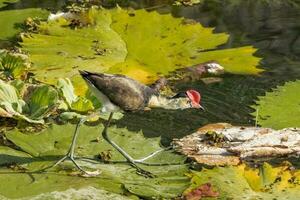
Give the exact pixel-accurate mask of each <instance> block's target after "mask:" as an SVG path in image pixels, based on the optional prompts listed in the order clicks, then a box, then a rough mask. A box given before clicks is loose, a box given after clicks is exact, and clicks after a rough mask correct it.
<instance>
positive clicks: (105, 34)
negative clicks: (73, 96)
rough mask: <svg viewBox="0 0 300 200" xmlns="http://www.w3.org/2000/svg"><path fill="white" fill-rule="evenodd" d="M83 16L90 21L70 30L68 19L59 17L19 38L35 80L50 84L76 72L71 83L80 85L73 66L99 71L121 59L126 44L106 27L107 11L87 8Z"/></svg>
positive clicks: (69, 76)
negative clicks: (35, 31)
mask: <svg viewBox="0 0 300 200" xmlns="http://www.w3.org/2000/svg"><path fill="white" fill-rule="evenodd" d="M90 15H91V16H93V18H91V17H90ZM83 18H85V19H87V21H88V22H89V23H92V24H90V26H88V27H84V28H76V29H72V28H71V27H70V26H69V25H70V24H71V22H70V21H67V20H65V19H63V18H60V19H58V20H56V21H50V22H48V23H47V22H45V23H42V24H41V25H40V32H39V33H38V34H31V36H30V37H23V38H22V40H23V42H22V43H21V45H22V46H23V49H24V50H26V51H28V52H29V53H30V55H31V60H32V61H33V63H34V65H33V69H34V70H35V73H36V78H37V79H39V80H41V81H44V82H47V83H52V84H53V83H55V82H56V81H57V80H58V78H60V77H66V78H67V77H68V78H71V77H73V76H74V75H77V79H76V77H75V78H74V77H73V80H75V81H74V82H75V83H76V85H75V86H78V88H82V87H85V83H84V82H83V80H82V79H81V77H79V75H78V72H77V70H75V69H76V68H78V67H79V68H80V69H85V70H90V71H98V72H103V71H106V70H107V69H109V67H111V66H113V65H114V64H116V63H119V62H122V61H123V60H124V59H125V57H126V54H127V50H126V45H125V43H124V42H123V40H122V39H121V38H120V36H119V35H118V34H117V33H116V32H115V31H114V30H112V29H111V28H110V24H111V18H110V14H109V12H108V11H105V10H103V12H95V11H94V10H91V11H90V12H89V13H88V14H87V15H85V16H84V17H83ZM75 41H76V42H75ZM74 45H75V47H74ZM79 91H80V90H79Z"/></svg>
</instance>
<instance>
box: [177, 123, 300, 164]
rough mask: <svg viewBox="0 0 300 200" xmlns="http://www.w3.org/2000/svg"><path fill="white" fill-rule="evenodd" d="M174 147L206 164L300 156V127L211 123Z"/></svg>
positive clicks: (178, 140) (236, 162)
mask: <svg viewBox="0 0 300 200" xmlns="http://www.w3.org/2000/svg"><path fill="white" fill-rule="evenodd" d="M172 144H173V147H174V149H175V150H176V151H177V152H179V153H182V154H184V155H186V156H188V157H189V158H192V159H194V160H195V161H196V162H198V163H201V164H206V165H219V166H223V165H237V164H239V163H240V162H241V161H251V160H256V159H257V160H260V159H274V158H279V157H283V156H297V157H298V156H300V128H286V129H282V130H274V129H271V128H260V127H242V126H232V125H230V124H227V123H217V124H209V125H206V126H204V127H202V128H200V129H199V130H198V131H197V132H195V133H193V134H191V135H188V136H186V137H184V138H182V139H174V141H173V143H172Z"/></svg>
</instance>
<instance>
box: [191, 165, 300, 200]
mask: <svg viewBox="0 0 300 200" xmlns="http://www.w3.org/2000/svg"><path fill="white" fill-rule="evenodd" d="M190 175H191V177H192V185H191V187H190V188H189V189H187V190H186V191H185V194H187V193H188V192H189V191H191V190H192V189H194V188H197V187H198V186H200V185H202V184H205V183H211V184H212V186H213V188H214V189H215V190H217V191H218V192H219V193H220V196H219V197H218V199H233V200H242V199H267V200H272V199H295V200H296V199H297V197H298V196H299V195H300V190H299V189H300V184H299V180H300V173H299V170H297V171H294V172H292V171H291V170H288V166H280V167H272V166H271V165H269V164H267V163H265V164H263V166H262V167H261V168H260V169H251V168H247V167H246V166H245V165H240V166H238V167H216V168H213V169H205V168H203V170H201V171H200V172H196V171H194V172H193V173H192V174H190ZM233 186H234V187H233Z"/></svg>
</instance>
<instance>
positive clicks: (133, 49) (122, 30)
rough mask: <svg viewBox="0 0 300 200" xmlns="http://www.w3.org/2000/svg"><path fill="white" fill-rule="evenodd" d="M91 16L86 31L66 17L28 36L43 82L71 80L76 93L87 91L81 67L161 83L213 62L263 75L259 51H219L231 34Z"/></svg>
mask: <svg viewBox="0 0 300 200" xmlns="http://www.w3.org/2000/svg"><path fill="white" fill-rule="evenodd" d="M87 16H88V19H89V21H90V25H89V26H86V27H81V28H75V29H72V28H71V27H70V24H71V22H70V19H69V21H68V19H65V18H63V17H62V18H59V19H57V20H54V21H49V22H45V23H42V25H41V26H40V27H39V33H38V34H31V36H30V37H23V42H21V45H22V47H23V50H26V51H28V52H29V53H30V55H31V59H32V61H33V63H34V66H33V71H34V72H35V73H36V77H37V78H38V79H39V80H41V81H44V82H48V83H53V82H56V80H57V79H58V78H59V77H69V78H72V81H73V83H74V84H75V85H74V87H75V90H76V92H81V91H82V90H84V91H85V89H84V88H86V86H85V84H83V81H82V80H81V78H80V77H79V76H78V72H77V70H75V69H77V68H79V69H86V70H91V71H98V72H110V73H122V74H125V75H128V76H130V77H133V78H136V79H138V80H140V81H142V82H144V83H148V82H150V81H153V80H154V79H156V78H157V74H158V73H161V74H165V75H166V74H168V73H169V72H170V71H174V70H175V69H177V68H183V67H187V66H191V65H194V64H199V63H201V62H206V61H209V60H217V61H218V62H219V63H220V64H221V65H222V66H224V67H225V70H226V71H227V72H232V73H240V74H256V73H258V72H260V71H261V70H260V69H257V68H256V66H257V65H258V63H259V61H260V58H257V57H254V56H253V53H254V52H255V51H256V49H255V48H253V47H252V46H246V47H240V48H232V49H224V50H215V48H217V47H218V46H219V45H222V44H224V43H226V42H227V40H228V35H227V34H225V33H213V29H212V28H204V27H202V26H201V25H200V24H199V23H196V22H194V21H189V20H187V19H183V18H174V17H173V16H171V15H170V14H166V15H161V14H159V13H157V12H147V11H146V10H136V11H128V10H125V9H121V8H115V9H111V10H105V9H100V10H95V9H92V10H90V11H89V12H88V13H87ZM73 18H74V19H77V20H78V18H79V19H81V18H80V16H73ZM84 20H85V21H86V17H85V18H84ZM145 22H147V23H145ZM74 41H76V48H74ZM245 63H246V64H245Z"/></svg>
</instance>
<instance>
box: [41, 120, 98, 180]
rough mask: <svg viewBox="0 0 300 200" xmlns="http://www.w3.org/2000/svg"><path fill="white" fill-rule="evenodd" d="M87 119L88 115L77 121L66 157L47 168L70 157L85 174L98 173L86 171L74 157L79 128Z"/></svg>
mask: <svg viewBox="0 0 300 200" xmlns="http://www.w3.org/2000/svg"><path fill="white" fill-rule="evenodd" d="M87 119H88V117H85V118H81V119H80V121H79V122H78V123H77V125H76V128H75V132H74V135H73V138H72V143H71V145H70V148H69V150H68V152H67V154H66V155H65V156H64V157H62V158H61V159H60V160H59V161H57V162H56V163H55V164H54V165H52V166H50V167H48V168H46V169H50V168H52V167H55V166H57V165H59V164H60V163H62V162H63V161H65V160H67V159H69V160H71V161H72V162H73V164H74V165H75V166H76V168H77V169H79V170H80V171H81V172H83V173H85V174H94V175H96V173H94V172H88V171H85V170H84V169H82V168H81V167H80V166H79V165H78V163H77V162H76V161H75V158H74V151H75V144H76V141H77V136H78V133H79V128H80V126H81V125H82V124H83V123H84V122H85V121H86V120H87Z"/></svg>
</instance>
